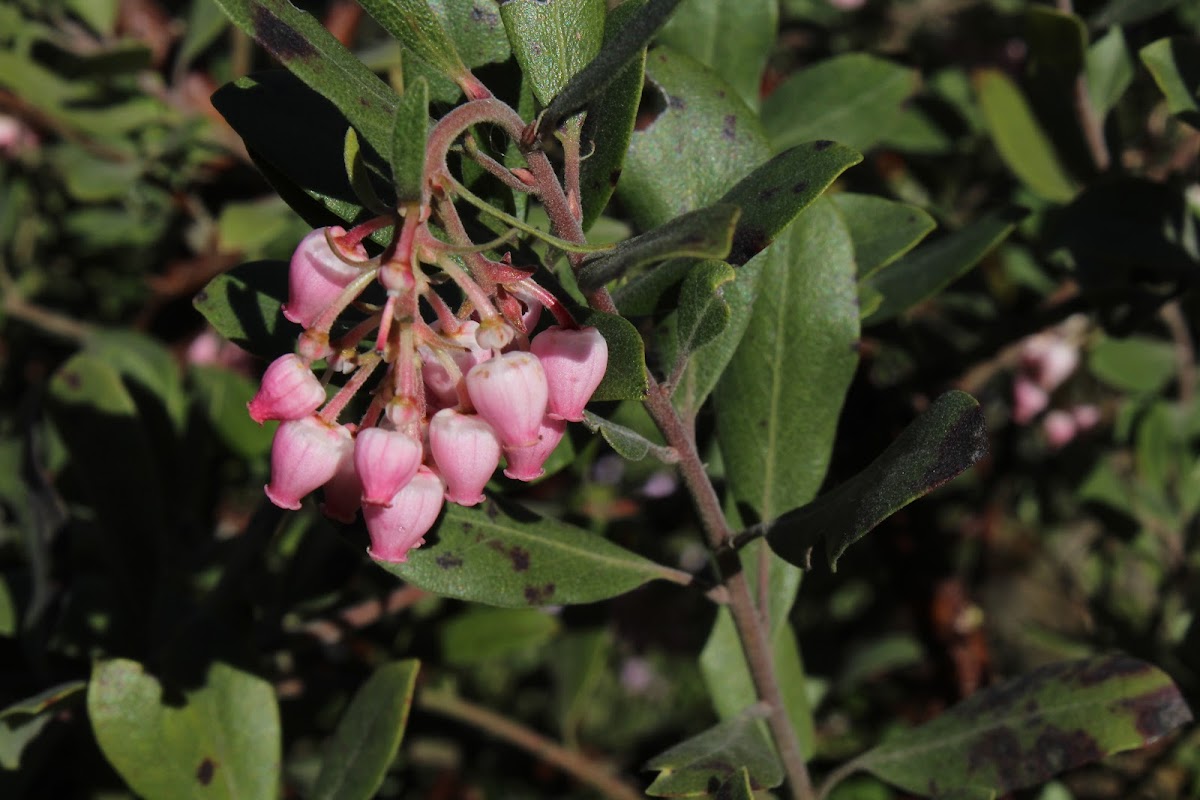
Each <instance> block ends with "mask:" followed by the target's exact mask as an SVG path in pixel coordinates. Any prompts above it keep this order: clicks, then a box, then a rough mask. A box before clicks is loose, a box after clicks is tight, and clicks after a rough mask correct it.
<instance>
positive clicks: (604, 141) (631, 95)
mask: <svg viewBox="0 0 1200 800" xmlns="http://www.w3.org/2000/svg"><path fill="white" fill-rule="evenodd" d="M641 4H642V0H626V2H624V3H622V4H621V5H619V6H617V7H616V8H614V9H613V10H612V11H611V12H609V15H608V17H607V18H606V19H605V21H604V45H605V47H607V46H608V44H609V42H611V41H612V39H613V37H614V36H616V33H617V31H619V30H620V29H621V27H622V26H623V25H625V24H626V22H628V20H629V18H630V17H631V16H632V15H633V14H634V12H635V11H636V10H637V9H638V8H640V7H641ZM601 52H603V49H601ZM645 74H646V51H645V49H642V50H640V51H639V52H638V53H637V54H636V55H635V56H634V57H633V58H632V59H631V60H630V61H629V63H628V64H626V65H625V66H624V67H623V68H622V69H621V71H620V72H618V73H616V75H615V76H614V77H613V79H612V82H611V83H609V84H608V86H607V87H605V89H604V90H603V91H602V92H600V93H599V94H598V95H596V97H594V98H592V100H591V102H589V103H588V106H587V115H586V116H585V117H584V121H583V133H582V142H583V152H584V153H586V152H588V151H589V149H590V150H591V155H589V156H588V157H587V158H585V159H584V160H583V163H582V164H581V165H580V169H579V191H580V193H581V194H582V195H583V198H582V205H583V218H582V220H581V221H580V224H581V225H582V226H583V229H584V230H585V231H586V230H588V229H589V228H591V227H592V225H593V224H594V223H595V222H596V219H597V218H598V217H599V216H600V213H601V212H602V211H604V208H605V206H607V205H608V201H609V198H611V197H612V194H613V192H614V191H616V188H617V181H618V180H620V177H621V169H622V168H623V167H624V165H625V153H626V151H627V150H629V140H630V137H631V136H633V125H634V122H635V121H636V120H637V110H638V101H639V100H641V97H642V82H643V80H644V79H645Z"/></svg>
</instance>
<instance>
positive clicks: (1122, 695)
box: [853, 654, 1192, 797]
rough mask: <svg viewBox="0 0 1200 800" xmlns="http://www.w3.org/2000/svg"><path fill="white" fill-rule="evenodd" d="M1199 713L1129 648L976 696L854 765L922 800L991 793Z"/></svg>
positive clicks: (1135, 743)
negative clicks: (1127, 651)
mask: <svg viewBox="0 0 1200 800" xmlns="http://www.w3.org/2000/svg"><path fill="white" fill-rule="evenodd" d="M1191 719H1192V714H1191V712H1190V711H1189V710H1188V707H1187V704H1186V703H1185V702H1184V700H1183V697H1182V696H1181V695H1180V693H1179V690H1178V689H1177V688H1176V687H1175V685H1174V684H1173V683H1172V682H1171V679H1170V678H1169V677H1168V676H1167V675H1166V674H1165V673H1163V672H1162V671H1161V670H1159V669H1157V668H1155V667H1153V666H1151V665H1150V664H1147V663H1145V662H1143V661H1138V660H1136V659H1133V658H1130V657H1129V656H1125V655H1121V654H1113V655H1105V656H1097V657H1093V658H1090V659H1084V660H1081V661H1071V662H1065V663H1058V664H1049V665H1047V666H1044V667H1041V668H1039V669H1036V670H1034V671H1033V672H1030V673H1027V674H1025V675H1022V676H1020V677H1018V678H1014V679H1013V680H1010V681H1006V682H1005V683H1003V684H1000V685H999V686H994V687H992V688H989V689H984V690H982V691H980V692H977V693H975V694H974V695H972V696H971V697H970V698H968V699H967V700H966V701H965V702H963V703H960V704H958V705H957V706H955V707H953V708H951V709H950V710H949V711H947V712H945V713H944V714H942V715H941V716H940V717H938V718H936V719H934V720H933V721H932V722H929V723H926V724H925V725H921V726H919V727H917V728H912V729H909V730H906V731H903V732H901V733H899V734H898V735H897V736H896V737H895V739H894V740H893V741H891V742H888V743H884V744H882V745H880V746H878V747H876V748H874V749H873V750H869V751H868V752H866V753H864V754H863V755H861V756H859V757H858V758H856V759H855V760H854V762H853V763H854V764H855V765H856V766H857V767H859V768H860V769H863V770H866V771H868V772H870V773H872V774H874V775H875V776H876V777H879V778H881V779H883V780H885V781H887V782H888V783H891V784H894V785H895V786H898V787H900V788H902V789H904V790H906V791H909V792H913V793H915V794H918V795H921V796H926V797H928V796H938V797H950V796H961V797H992V796H996V795H1001V794H1007V793H1009V792H1013V791H1016V790H1018V789H1023V788H1025V787H1027V786H1034V785H1036V784H1039V783H1042V782H1044V781H1045V780H1047V779H1048V778H1050V777H1051V776H1053V775H1056V774H1058V773H1060V772H1063V771H1065V770H1069V769H1072V768H1074V767H1077V766H1080V765H1082V764H1087V763H1089V762H1092V761H1096V760H1098V759H1100V758H1103V757H1104V756H1106V755H1110V754H1112V753H1117V752H1121V751H1122V750H1130V749H1134V748H1138V747H1144V746H1146V745H1148V744H1150V743H1151V742H1154V741H1157V740H1158V739H1160V738H1162V737H1163V736H1164V735H1166V734H1168V733H1170V732H1171V731H1173V730H1175V729H1176V728H1178V727H1180V726H1181V725H1184V724H1186V723H1187V722H1189V721H1190V720H1191Z"/></svg>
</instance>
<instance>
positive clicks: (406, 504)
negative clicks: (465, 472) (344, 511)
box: [363, 467, 446, 562]
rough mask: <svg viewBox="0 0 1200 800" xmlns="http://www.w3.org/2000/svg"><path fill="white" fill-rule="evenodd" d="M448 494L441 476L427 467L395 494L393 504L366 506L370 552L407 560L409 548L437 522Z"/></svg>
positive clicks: (377, 556) (382, 557) (373, 555)
mask: <svg viewBox="0 0 1200 800" xmlns="http://www.w3.org/2000/svg"><path fill="white" fill-rule="evenodd" d="M445 494H446V489H445V486H444V485H443V484H442V479H441V478H439V477H438V476H437V475H435V474H434V473H433V471H432V470H430V469H429V468H428V467H421V468H420V469H419V470H417V474H416V475H414V476H413V479H412V480H411V481H409V482H408V485H407V486H405V487H404V488H403V489H401V490H400V491H398V492H396V494H395V495H393V496H392V498H391V504H390V505H387V506H380V505H366V506H363V519H364V520H365V521H366V523H367V533H369V534H370V535H371V548H370V549H369V550H368V551H367V552H368V553H369V554H370V556H371V558H374V559H377V560H379V561H392V562H404V561H407V560H408V551H409V550H411V549H413V548H414V547H420V546H421V545H422V544H423V543H424V542H425V539H424V536H425V534H426V533H428V532H429V529H430V528H432V527H433V523H435V522H437V517H438V514H439V513H440V512H441V510H442V505H443V503H444V502H445Z"/></svg>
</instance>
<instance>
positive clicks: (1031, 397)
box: [1013, 375, 1050, 425]
mask: <svg viewBox="0 0 1200 800" xmlns="http://www.w3.org/2000/svg"><path fill="white" fill-rule="evenodd" d="M1048 405H1050V394H1049V393H1048V392H1047V391H1046V390H1045V389H1043V388H1042V387H1041V386H1039V385H1038V384H1037V383H1035V382H1034V381H1033V380H1032V379H1030V378H1029V377H1028V376H1026V375H1017V377H1016V379H1015V380H1014V381H1013V422H1015V423H1017V424H1018V425H1028V424H1029V423H1030V422H1032V421H1033V418H1034V417H1036V416H1037V415H1038V414H1040V413H1042V411H1044V410H1045V409H1046V406H1048Z"/></svg>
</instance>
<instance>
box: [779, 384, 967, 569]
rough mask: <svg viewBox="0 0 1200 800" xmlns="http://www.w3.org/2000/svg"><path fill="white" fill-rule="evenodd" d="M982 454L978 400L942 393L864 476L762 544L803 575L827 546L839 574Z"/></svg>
mask: <svg viewBox="0 0 1200 800" xmlns="http://www.w3.org/2000/svg"><path fill="white" fill-rule="evenodd" d="M987 450H988V441H987V428H986V426H985V425H984V420H983V411H982V410H980V408H979V404H978V403H977V402H976V401H975V398H973V397H971V396H970V395H969V394H966V393H965V392H959V391H952V392H947V393H946V394H944V395H942V396H941V397H939V398H938V399H937V400H936V401H935V402H934V404H933V405H932V406H931V407H930V408H929V410H928V411H926V412H925V413H924V414H922V415H921V416H920V417H918V418H917V419H916V420H915V421H914V422H913V423H912V424H911V425H909V426H908V427H907V428H905V429H904V432H903V433H901V434H900V436H899V437H898V438H897V439H896V441H894V442H892V443H891V444H890V445H889V446H888V448H887V450H884V451H883V453H882V454H880V456H879V457H878V458H876V459H875V460H874V461H872V462H871V464H870V466H868V467H867V468H866V469H864V470H863V471H862V472H860V473H858V474H857V475H855V476H854V477H853V478H851V479H850V480H848V481H846V482H845V483H843V484H840V485H839V486H837V487H835V488H834V489H833V490H832V491H830V492H827V493H826V494H824V495H822V496H820V497H818V498H817V499H816V500H814V501H813V502H811V503H809V504H808V505H805V506H802V507H800V508H797V509H795V510H793V511H789V512H788V513H786V514H784V515H783V516H781V517H779V519H777V520H775V521H774V522H773V523H771V524H769V525H768V527H767V531H766V533H767V542H768V543H769V544H770V545H771V549H773V550H774V551H775V552H776V553H778V554H779V555H780V556H782V557H783V558H785V559H787V560H788V561H789V562H791V563H792V564H795V565H797V566H800V567H805V568H807V567H808V566H809V563H810V561H811V553H812V549H813V548H814V547H816V546H817V544H818V542H820V541H821V540H824V542H825V556H826V558H827V559H828V561H829V566H830V568H831V569H836V568H837V561H838V559H839V558H840V557H841V555H842V553H844V552H846V549H847V548H849V547H850V545H852V544H854V543H855V542H857V541H858V540H859V539H861V538H862V537H863V536H865V535H866V534H867V532H868V531H870V530H871V529H872V528H874V527H875V526H876V525H878V524H879V523H880V522H882V521H883V520H885V519H887V518H888V517H889V516H891V515H892V514H894V513H896V512H897V511H899V510H900V509H901V508H904V507H905V506H906V505H908V504H909V503H911V502H912V501H913V500H916V499H917V498H918V497H921V496H922V495H925V494H928V493H929V492H931V491H933V490H934V489H936V488H937V487H939V486H941V485H942V484H944V483H946V482H947V481H949V480H950V479H951V478H954V477H955V476H957V475H958V474H959V473H961V472H962V471H963V470H965V469H967V468H968V467H970V466H971V465H972V464H974V463H975V462H976V461H978V460H979V459H981V458H983V456H984V455H985V454H986V453H987Z"/></svg>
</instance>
